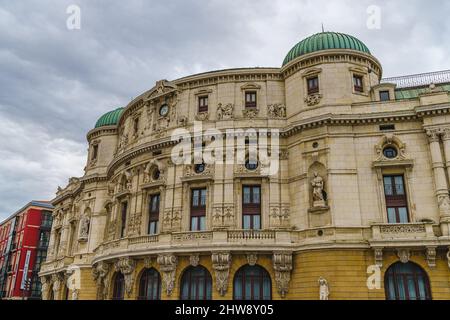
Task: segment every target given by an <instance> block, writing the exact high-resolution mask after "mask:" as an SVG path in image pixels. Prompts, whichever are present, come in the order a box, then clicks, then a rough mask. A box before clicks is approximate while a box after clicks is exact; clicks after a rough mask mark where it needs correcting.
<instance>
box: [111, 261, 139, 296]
mask: <svg viewBox="0 0 450 320" xmlns="http://www.w3.org/2000/svg"><path fill="white" fill-rule="evenodd" d="M114 268H115V270H116V272H121V273H122V274H123V276H124V280H125V292H126V293H127V295H128V296H131V292H132V291H133V283H134V271H135V270H136V261H135V260H134V259H132V258H130V257H124V258H120V259H119V260H118V261H116V263H115V264H114Z"/></svg>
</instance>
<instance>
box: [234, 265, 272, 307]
mask: <svg viewBox="0 0 450 320" xmlns="http://www.w3.org/2000/svg"><path fill="white" fill-rule="evenodd" d="M233 299H235V300H271V299H272V282H271V280H270V275H269V273H268V272H267V270H266V269H264V268H263V267H261V266H258V265H255V266H250V265H246V266H243V267H241V268H240V269H239V270H238V271H237V272H236V274H235V276H234V281H233Z"/></svg>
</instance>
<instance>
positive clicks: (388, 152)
mask: <svg viewBox="0 0 450 320" xmlns="http://www.w3.org/2000/svg"><path fill="white" fill-rule="evenodd" d="M383 154H384V156H385V157H386V158H388V159H395V158H397V155H398V152H397V149H395V148H394V147H387V148H385V149H384V150H383Z"/></svg>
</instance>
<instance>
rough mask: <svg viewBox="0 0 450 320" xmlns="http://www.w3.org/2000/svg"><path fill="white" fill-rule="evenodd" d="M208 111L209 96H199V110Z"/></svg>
mask: <svg viewBox="0 0 450 320" xmlns="http://www.w3.org/2000/svg"><path fill="white" fill-rule="evenodd" d="M207 111H208V96H202V97H198V112H207Z"/></svg>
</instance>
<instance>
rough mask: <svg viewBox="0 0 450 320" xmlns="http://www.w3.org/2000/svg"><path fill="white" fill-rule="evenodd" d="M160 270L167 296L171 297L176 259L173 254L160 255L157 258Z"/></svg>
mask: <svg viewBox="0 0 450 320" xmlns="http://www.w3.org/2000/svg"><path fill="white" fill-rule="evenodd" d="M157 262H158V264H159V267H160V270H161V272H162V274H163V286H164V289H165V290H166V293H167V295H168V296H171V295H172V291H173V288H174V284H175V273H176V269H177V265H178V259H177V257H176V256H175V255H173V254H161V255H159V256H158V258H157Z"/></svg>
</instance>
